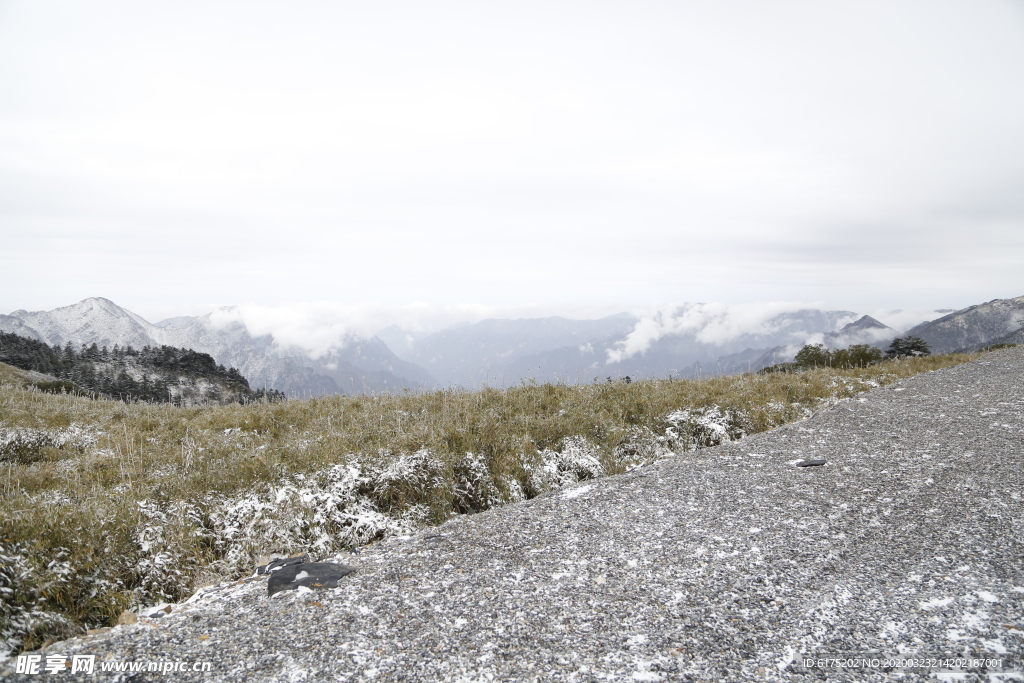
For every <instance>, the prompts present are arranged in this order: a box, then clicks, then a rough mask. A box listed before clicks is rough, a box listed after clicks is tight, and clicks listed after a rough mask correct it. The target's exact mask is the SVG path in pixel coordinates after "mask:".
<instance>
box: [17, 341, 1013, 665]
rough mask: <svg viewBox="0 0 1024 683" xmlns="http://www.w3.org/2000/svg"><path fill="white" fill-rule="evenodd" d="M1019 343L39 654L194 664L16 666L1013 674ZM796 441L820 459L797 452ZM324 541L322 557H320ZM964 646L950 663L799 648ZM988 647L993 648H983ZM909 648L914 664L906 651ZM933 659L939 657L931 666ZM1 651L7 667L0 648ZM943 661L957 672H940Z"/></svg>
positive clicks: (225, 588) (884, 652)
mask: <svg viewBox="0 0 1024 683" xmlns="http://www.w3.org/2000/svg"><path fill="white" fill-rule="evenodd" d="M1022 387H1024V348H1014V349H1006V350H1001V351H997V352H993V353H991V354H989V355H987V356H985V357H983V358H982V359H981V360H979V361H977V362H975V363H971V364H968V365H962V366H959V367H955V368H950V369H947V370H941V371H938V372H934V373H929V374H926V375H921V376H918V377H914V378H912V379H909V380H904V381H901V382H899V383H897V384H895V385H892V386H890V387H887V388H884V389H876V390H872V391H870V392H867V393H864V394H861V395H860V396H858V397H857V398H854V399H851V400H848V401H843V402H841V403H839V404H838V405H836V406H835V407H833V408H831V409H829V410H827V411H824V412H822V413H820V414H818V415H816V416H815V417H813V418H810V419H808V420H805V421H803V422H799V423H796V424H793V425H789V426H786V427H782V428H780V429H777V430H774V431H772V432H767V433H764V434H760V435H757V436H753V437H749V438H746V439H743V440H742V441H739V442H735V443H732V444H728V445H726V446H723V447H719V448H715V449H707V450H703V451H699V452H695V453H688V454H685V455H681V456H678V457H675V458H670V459H666V460H663V461H660V462H658V463H656V464H654V465H651V466H648V467H645V468H642V469H640V470H637V471H635V472H632V473H630V474H626V475H622V476H616V477H609V478H606V479H601V480H596V481H592V482H588V483H586V484H582V485H578V486H576V487H575V488H572V489H568V490H561V491H557V492H554V493H552V494H548V495H546V496H543V497H540V498H537V499H534V500H531V501H527V502H525V503H522V504H517V505H511V506H507V507H504V508H501V509H496V510H492V511H489V512H485V513H481V514H478V515H473V516H465V517H461V518H458V519H454V520H452V521H451V522H449V523H447V524H445V525H444V526H442V527H439V528H436V529H431V530H427V531H424V532H421V533H418V534H416V535H414V536H411V537H403V538H393V539H390V540H388V541H386V542H383V543H380V544H378V545H375V546H373V547H370V548H366V549H364V550H363V552H362V553H360V554H358V555H346V556H343V557H338V558H334V559H335V561H340V562H343V563H346V564H351V565H354V566H357V567H358V568H359V571H358V572H357V573H356V574H353V575H351V576H349V577H345V578H344V579H342V580H341V582H340V587H339V588H337V589H331V590H323V591H314V592H309V591H303V592H298V593H297V592H294V591H289V592H285V593H280V594H278V595H275V596H274V598H272V599H271V598H268V597H267V589H266V579H265V577H261V578H259V579H253V580H250V581H247V582H242V583H238V584H232V585H227V584H222V585H221V586H220V587H216V588H211V589H207V590H206V591H204V592H202V593H201V594H199V595H198V596H197V597H196V598H193V600H192V601H191V602H190V603H187V604H183V605H176V606H174V609H173V611H172V613H171V614H170V615H168V616H166V617H164V618H161V619H141V620H140V623H139V624H137V625H133V626H121V627H118V628H116V629H114V630H113V631H111V632H110V633H106V634H103V635H98V636H92V637H88V638H80V639H75V640H71V641H65V642H63V643H58V644H56V645H52V646H50V647H49V648H47V649H46V650H44V651H43V652H42V653H41V654H43V655H46V654H51V655H52V654H64V655H67V656H69V657H70V656H71V655H73V654H87V655H89V654H91V655H96V657H97V669H98V668H99V666H100V665H101V663H102V662H105V661H106V662H109V661H120V660H134V661H181V662H187V663H188V664H192V663H194V662H209V663H210V666H211V671H210V672H209V673H206V674H192V673H180V672H176V673H171V674H167V675H166V676H165V675H161V674H155V673H148V674H136V675H134V676H127V675H125V674H121V675H120V676H117V675H114V674H110V673H100V672H98V671H97V673H95V674H94V675H92V676H80V675H78V674H71V673H70V672H68V671H64V672H62V673H59V674H54V675H48V674H41V675H38V676H22V677H17V676H16V675H15V674H14V673H13V672H12V670H11V668H10V667H11V666H12V665H13V661H11V660H9V661H8V662H6V663H4V664H0V673H4V674H6V675H9V676H11V677H12V678H22V679H24V680H41V679H46V680H57V679H58V678H60V679H66V680H73V679H81V680H112V679H119V680H167V679H168V678H182V679H191V678H202V679H204V680H224V681H242V680H259V681H301V680H309V681H333V680H344V681H356V680H363V679H367V680H369V679H377V680H386V681H491V680H495V681H535V680H541V681H547V680H553V681H554V680H557V681H562V680H564V681H605V680H626V681H629V680H639V681H659V680H665V681H677V680H678V681H685V680H723V681H755V680H756V681H765V680H767V681H775V680H794V681H811V680H814V681H818V680H829V681H847V680H849V681H887V680H929V679H930V680H935V679H936V678H937V679H939V680H967V681H973V680H1024V673H1022V672H1024V542H1022V538H1024V531H1022V530H1024V519H1022V517H1024V514H1022V498H1021V497H1022V494H1024V466H1022V465H1024V391H1022ZM800 458H824V459H825V460H827V464H826V465H824V466H822V467H808V468H798V467H795V466H794V463H795V461H796V460H798V459H800ZM324 559H331V558H324ZM829 655H831V656H833V657H853V658H856V657H867V658H877V659H880V660H884V659H886V658H902V659H913V658H919V659H920V658H963V657H968V658H974V659H982V660H984V659H987V660H989V662H988V665H987V666H983V667H978V666H975V667H973V668H970V667H968V668H958V667H949V666H946V667H942V666H938V667H935V666H932V667H923V668H922V667H916V668H899V667H897V668H891V667H890V668H885V667H883V666H881V664H884V662H879V665H877V666H868V667H864V668H836V667H810V668H808V667H806V666H804V664H805V662H804V657H810V656H813V657H825V656H829ZM992 660H1001V661H996V662H995V663H993V661H992ZM911 663H913V662H911ZM948 663H949V662H947V664H948ZM3 667H7V668H6V670H5V669H4V668H3ZM951 672H960V673H961V675H960V676H955V675H953V674H952V673H951Z"/></svg>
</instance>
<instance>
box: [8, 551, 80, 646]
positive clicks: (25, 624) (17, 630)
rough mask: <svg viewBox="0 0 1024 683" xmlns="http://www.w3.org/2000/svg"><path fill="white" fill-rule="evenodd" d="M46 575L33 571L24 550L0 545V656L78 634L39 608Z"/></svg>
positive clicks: (48, 582)
mask: <svg viewBox="0 0 1024 683" xmlns="http://www.w3.org/2000/svg"><path fill="white" fill-rule="evenodd" d="M57 569H58V570H59V569H60V567H57ZM46 573H47V572H45V571H44V572H39V571H37V570H34V569H33V567H32V565H31V563H30V562H29V560H28V557H27V551H26V549H25V548H24V547H22V546H17V545H16V546H10V547H5V546H4V545H3V543H2V542H0V657H3V656H5V655H7V654H9V653H13V652H17V651H20V650H21V649H22V647H23V646H24V645H26V643H29V642H31V641H37V642H38V641H39V640H42V639H45V638H51V639H54V640H57V639H61V638H67V637H70V636H71V635H73V634H75V633H76V632H78V631H79V629H78V628H77V627H75V625H74V624H72V623H71V622H70V621H69V620H68V619H67V618H65V617H63V616H61V615H60V614H57V613H55V612H51V611H47V610H45V609H44V608H43V606H44V605H45V603H46V597H45V593H46V590H47V589H48V588H49V587H50V585H51V584H52V582H53V578H54V577H53V576H44V575H43V574H46ZM59 573H60V572H58V574H59ZM50 574H53V572H50Z"/></svg>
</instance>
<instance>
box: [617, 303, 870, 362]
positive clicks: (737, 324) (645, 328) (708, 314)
mask: <svg viewBox="0 0 1024 683" xmlns="http://www.w3.org/2000/svg"><path fill="white" fill-rule="evenodd" d="M809 308H821V304H820V303H802V302H797V301H768V302H757V303H749V304H731V305H730V304H724V303H720V302H712V303H706V304H705V303H689V302H687V303H684V304H668V305H665V306H661V307H658V308H655V309H651V310H648V311H644V312H639V317H640V320H639V321H638V322H637V324H636V327H635V328H634V329H633V331H632V332H631V333H630V334H629V336H627V337H626V339H624V340H623V341H621V342H619V343H618V344H616V345H614V346H613V347H612V348H610V349H609V350H608V362H609V363H619V362H621V361H623V360H625V359H627V358H630V357H632V356H635V355H637V354H640V353H644V352H645V351H647V349H649V348H650V347H651V345H652V344H654V343H655V342H656V341H658V340H659V339H662V338H663V337H669V336H675V335H683V334H691V335H693V336H694V337H695V338H696V339H697V341H699V342H703V343H705V344H724V343H726V342H729V341H732V340H733V339H736V338H737V337H740V336H742V335H747V334H754V335H768V334H773V333H775V332H778V331H779V330H780V326H779V324H778V323H777V322H773V319H774V318H776V317H778V316H779V315H781V314H783V313H790V312H795V311H800V310H806V309H809ZM852 320H853V319H851V320H847V321H844V323H843V324H845V323H846V322H852Z"/></svg>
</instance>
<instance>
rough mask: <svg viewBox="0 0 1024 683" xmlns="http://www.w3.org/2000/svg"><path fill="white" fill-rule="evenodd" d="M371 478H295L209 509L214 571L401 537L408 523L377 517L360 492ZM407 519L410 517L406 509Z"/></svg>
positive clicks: (348, 470)
mask: <svg viewBox="0 0 1024 683" xmlns="http://www.w3.org/2000/svg"><path fill="white" fill-rule="evenodd" d="M375 479H376V477H374V476H372V475H367V474H364V472H363V471H362V469H361V468H360V467H359V466H358V465H356V464H348V465H335V466H333V467H331V468H329V469H328V470H326V471H323V472H319V473H316V474H314V475H310V476H301V475H299V476H296V477H294V478H293V479H291V480H289V481H287V482H285V483H283V484H281V485H278V486H271V487H268V488H267V489H265V490H263V491H253V492H249V493H247V494H245V495H241V496H238V497H235V498H232V499H230V500H222V501H218V502H217V503H216V504H214V505H212V506H211V512H210V515H209V517H210V523H211V526H212V531H213V535H214V543H215V545H216V547H217V548H218V550H219V553H220V554H221V555H222V559H221V560H220V561H219V562H218V563H217V568H219V569H223V570H226V571H228V572H231V573H236V574H237V573H239V572H245V571H251V569H252V567H253V566H254V561H255V558H256V556H257V555H260V554H265V553H293V552H297V551H300V550H301V551H313V552H317V553H320V554H329V553H331V552H336V551H338V550H341V549H344V548H351V547H355V546H359V545H364V544H366V543H369V542H371V541H374V540H377V539H380V538H383V537H384V536H387V535H390V534H395V533H405V532H407V531H409V529H410V526H411V524H410V522H408V521H405V520H398V519H394V518H392V517H389V516H387V515H385V514H382V513H381V512H380V511H379V510H378V509H377V506H376V505H375V503H374V501H373V500H371V499H370V498H369V497H367V495H365V494H366V492H369V491H372V490H373V487H374V483H375V481H374V480H375ZM407 516H411V517H416V510H415V509H412V510H410V511H409V512H408V514H407Z"/></svg>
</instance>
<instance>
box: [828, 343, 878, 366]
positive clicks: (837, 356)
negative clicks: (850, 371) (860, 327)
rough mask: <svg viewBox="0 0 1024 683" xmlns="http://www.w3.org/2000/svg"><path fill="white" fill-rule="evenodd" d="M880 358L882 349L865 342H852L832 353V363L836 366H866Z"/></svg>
mask: <svg viewBox="0 0 1024 683" xmlns="http://www.w3.org/2000/svg"><path fill="white" fill-rule="evenodd" d="M881 360H882V350H881V349H876V348H875V347H873V346H868V345H867V344H854V345H853V346H851V347H850V348H848V349H839V350H838V351H835V352H834V353H833V354H832V365H833V367H837V368H866V367H868V366H869V365H874V364H875V363H878V362H880V361H881Z"/></svg>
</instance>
